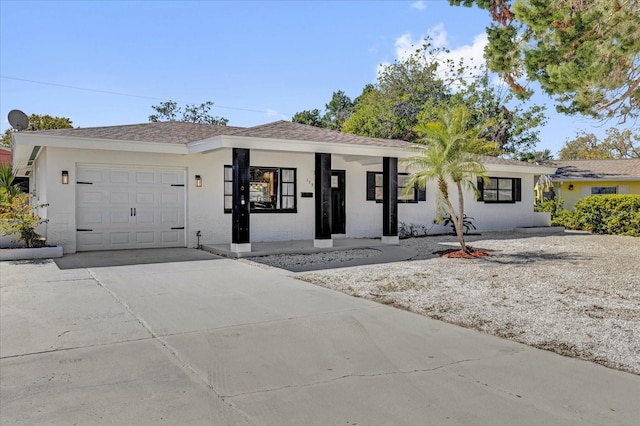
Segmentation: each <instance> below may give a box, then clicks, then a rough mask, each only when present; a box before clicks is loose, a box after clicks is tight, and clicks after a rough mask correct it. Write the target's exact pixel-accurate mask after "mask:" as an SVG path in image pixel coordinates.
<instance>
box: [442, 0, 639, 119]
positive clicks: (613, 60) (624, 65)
mask: <svg viewBox="0 0 640 426" xmlns="http://www.w3.org/2000/svg"><path fill="white" fill-rule="evenodd" d="M449 2H450V3H451V4H452V5H464V6H472V5H474V4H475V5H477V6H478V7H480V8H482V9H487V10H489V12H490V15H491V18H492V20H493V21H494V22H493V23H492V24H491V25H490V26H489V27H487V35H488V39H489V44H488V46H487V47H486V49H485V58H486V60H487V65H488V67H489V69H490V70H491V71H494V72H498V73H500V74H501V76H502V78H503V80H504V81H505V82H507V83H508V84H509V85H510V86H511V88H512V89H513V90H514V91H515V92H516V93H517V94H518V95H519V96H523V97H526V96H529V95H530V94H531V91H529V90H526V89H525V87H523V86H522V85H521V84H520V83H519V82H518V79H519V78H520V77H522V76H523V75H526V77H527V78H528V79H529V80H531V81H537V82H538V83H540V86H541V88H542V90H544V92H546V93H547V94H548V95H550V96H552V97H553V98H554V99H555V101H556V108H557V110H558V111H559V112H562V113H566V114H575V113H580V114H584V115H587V116H590V117H594V118H600V119H606V118H612V117H618V118H620V119H621V121H624V120H626V118H628V117H637V116H638V115H639V114H640V3H639V2H637V1H635V0H589V1H585V0H574V1H567V0H515V1H513V2H511V1H509V0H449Z"/></svg>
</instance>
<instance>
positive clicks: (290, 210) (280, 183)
mask: <svg viewBox="0 0 640 426" xmlns="http://www.w3.org/2000/svg"><path fill="white" fill-rule="evenodd" d="M223 169H224V170H225V171H226V170H228V169H231V170H233V166H231V165H228V164H226V165H225V166H224V167H223ZM252 169H264V170H277V171H278V182H277V185H278V197H279V202H280V205H282V199H283V197H289V198H292V199H293V208H286V209H285V208H279V209H256V208H249V212H250V213H252V214H253V213H267V214H271V213H298V196H297V192H298V169H296V168H295V167H267V166H250V167H249V170H250V171H251V170H252ZM283 170H291V171H292V172H293V181H292V182H289V181H287V182H284V181H283V180H282V171H283ZM225 174H226V172H225ZM231 176H232V180H227V179H226V176H223V177H224V179H223V182H224V183H225V184H226V183H227V182H233V175H231ZM283 183H287V184H289V183H293V194H287V195H283V194H282V186H283ZM232 188H233V183H232ZM229 196H231V197H233V194H227V193H226V192H225V188H223V197H224V198H225V199H226V198H227V197H229ZM223 208H224V212H225V213H232V212H233V209H230V208H226V207H225V205H224V202H223Z"/></svg>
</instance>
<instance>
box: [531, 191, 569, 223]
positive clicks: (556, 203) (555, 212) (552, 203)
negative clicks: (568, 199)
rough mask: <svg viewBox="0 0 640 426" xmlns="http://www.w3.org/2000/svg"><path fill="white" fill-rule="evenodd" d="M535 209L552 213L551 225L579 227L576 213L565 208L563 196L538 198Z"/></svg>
mask: <svg viewBox="0 0 640 426" xmlns="http://www.w3.org/2000/svg"><path fill="white" fill-rule="evenodd" d="M533 211H536V212H549V213H551V226H564V227H565V228H567V229H578V223H577V222H576V217H575V214H574V213H573V212H572V211H569V210H567V209H565V208H564V201H563V200H562V198H554V199H551V200H549V199H543V200H536V204H535V205H534V206H533Z"/></svg>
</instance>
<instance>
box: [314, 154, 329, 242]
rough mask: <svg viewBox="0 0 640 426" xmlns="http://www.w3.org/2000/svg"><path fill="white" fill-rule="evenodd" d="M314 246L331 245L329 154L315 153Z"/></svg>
mask: <svg viewBox="0 0 640 426" xmlns="http://www.w3.org/2000/svg"><path fill="white" fill-rule="evenodd" d="M315 188H316V194H315V196H316V235H315V240H314V246H315V247H333V240H332V239H331V154H324V153H318V152H317V153H316V181H315Z"/></svg>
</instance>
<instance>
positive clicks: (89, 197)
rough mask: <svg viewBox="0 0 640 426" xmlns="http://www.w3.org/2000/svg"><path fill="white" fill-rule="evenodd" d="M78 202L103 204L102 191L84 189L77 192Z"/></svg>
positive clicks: (80, 203) (81, 203)
mask: <svg viewBox="0 0 640 426" xmlns="http://www.w3.org/2000/svg"><path fill="white" fill-rule="evenodd" d="M78 204H79V205H83V204H103V197H102V192H100V191H86V192H82V193H80V194H78Z"/></svg>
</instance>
